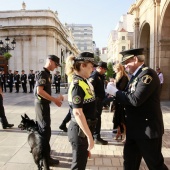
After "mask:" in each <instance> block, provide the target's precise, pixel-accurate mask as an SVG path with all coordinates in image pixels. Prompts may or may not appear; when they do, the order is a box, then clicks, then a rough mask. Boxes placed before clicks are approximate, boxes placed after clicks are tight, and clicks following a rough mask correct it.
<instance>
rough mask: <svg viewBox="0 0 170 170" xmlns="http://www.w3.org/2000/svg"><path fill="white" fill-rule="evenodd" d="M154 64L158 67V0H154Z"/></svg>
mask: <svg viewBox="0 0 170 170" xmlns="http://www.w3.org/2000/svg"><path fill="white" fill-rule="evenodd" d="M154 21H155V22H154V30H155V32H154V34H155V35H154V37H155V40H154V58H155V61H154V66H155V69H156V66H159V67H160V57H161V56H159V42H158V41H159V40H158V36H159V35H158V34H159V30H158V29H159V24H160V0H154Z"/></svg>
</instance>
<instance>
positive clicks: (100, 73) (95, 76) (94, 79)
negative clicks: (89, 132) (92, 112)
mask: <svg viewBox="0 0 170 170" xmlns="http://www.w3.org/2000/svg"><path fill="white" fill-rule="evenodd" d="M97 65H98V67H97V68H96V70H95V71H94V72H93V73H92V74H91V76H90V78H89V81H90V82H91V83H92V84H93V87H94V91H95V96H96V118H97V124H96V128H95V130H94V134H93V136H94V140H95V143H96V144H102V145H107V144H108V142H107V141H105V140H103V139H102V138H101V136H100V130H101V114H102V108H103V104H102V101H103V99H104V98H105V89H104V80H105V77H104V73H105V72H106V70H107V63H106V62H102V61H101V62H99V63H98V64H97Z"/></svg>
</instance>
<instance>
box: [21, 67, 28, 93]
mask: <svg viewBox="0 0 170 170" xmlns="http://www.w3.org/2000/svg"><path fill="white" fill-rule="evenodd" d="M21 83H22V89H23V93H27V75H26V74H25V71H24V70H22V73H21Z"/></svg>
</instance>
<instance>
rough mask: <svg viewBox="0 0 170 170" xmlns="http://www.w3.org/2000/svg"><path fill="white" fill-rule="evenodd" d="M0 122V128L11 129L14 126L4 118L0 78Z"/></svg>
mask: <svg viewBox="0 0 170 170" xmlns="http://www.w3.org/2000/svg"><path fill="white" fill-rule="evenodd" d="M0 122H1V124H2V128H3V129H6V128H11V127H13V126H14V124H9V123H8V121H7V118H6V116H5V110H4V106H3V94H2V86H1V78H0Z"/></svg>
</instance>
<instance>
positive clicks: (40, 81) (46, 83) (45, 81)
mask: <svg viewBox="0 0 170 170" xmlns="http://www.w3.org/2000/svg"><path fill="white" fill-rule="evenodd" d="M43 69H44V70H42V71H40V72H39V73H38V74H37V76H36V84H35V89H34V95H35V98H36V101H37V102H40V103H43V102H48V103H51V102H50V101H49V100H47V99H44V98H43V97H41V96H39V95H38V94H37V86H43V87H44V91H45V92H47V93H48V94H49V95H51V78H50V71H49V70H47V69H46V68H43Z"/></svg>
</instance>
